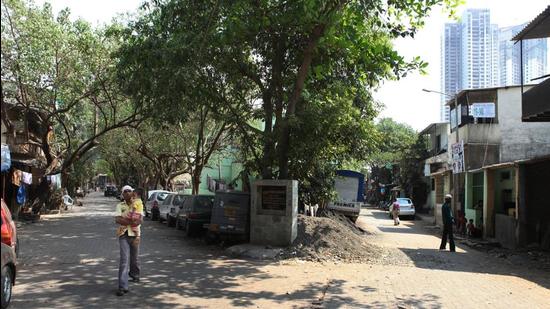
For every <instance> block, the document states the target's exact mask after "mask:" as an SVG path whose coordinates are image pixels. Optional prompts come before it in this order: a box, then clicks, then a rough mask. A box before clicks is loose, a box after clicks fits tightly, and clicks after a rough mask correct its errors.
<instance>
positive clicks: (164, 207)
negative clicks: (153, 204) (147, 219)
mask: <svg viewBox="0 0 550 309" xmlns="http://www.w3.org/2000/svg"><path fill="white" fill-rule="evenodd" d="M173 198H174V195H173V194H169V195H168V196H166V198H165V199H164V201H163V202H162V204H160V207H159V211H160V216H161V217H163V218H166V214H167V213H168V212H169V211H170V206H172V199H173Z"/></svg>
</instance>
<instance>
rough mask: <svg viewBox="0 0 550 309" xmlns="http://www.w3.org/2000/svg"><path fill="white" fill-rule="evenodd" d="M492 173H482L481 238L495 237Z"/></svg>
mask: <svg viewBox="0 0 550 309" xmlns="http://www.w3.org/2000/svg"><path fill="white" fill-rule="evenodd" d="M494 174H495V173H494V171H492V170H490V169H486V170H484V171H483V176H484V177H483V236H484V237H494V236H495V176H494Z"/></svg>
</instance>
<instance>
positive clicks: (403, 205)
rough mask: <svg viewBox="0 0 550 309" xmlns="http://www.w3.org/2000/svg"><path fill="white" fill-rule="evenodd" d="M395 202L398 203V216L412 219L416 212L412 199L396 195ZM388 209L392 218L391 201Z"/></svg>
mask: <svg viewBox="0 0 550 309" xmlns="http://www.w3.org/2000/svg"><path fill="white" fill-rule="evenodd" d="M397 202H398V203H399V216H400V217H402V216H408V217H412V218H413V219H414V217H415V215H416V212H415V209H414V205H413V202H412V200H411V199H410V198H404V197H398V198H397ZM388 211H389V216H390V218H392V211H393V203H392V204H391V205H390V207H389V209H388Z"/></svg>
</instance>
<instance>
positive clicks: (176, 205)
mask: <svg viewBox="0 0 550 309" xmlns="http://www.w3.org/2000/svg"><path fill="white" fill-rule="evenodd" d="M184 201H185V199H184V195H182V194H177V195H174V198H173V199H172V203H171V205H170V209H169V210H168V216H170V217H172V218H175V217H176V216H177V213H178V211H179V210H180V206H182V205H183V202H184Z"/></svg>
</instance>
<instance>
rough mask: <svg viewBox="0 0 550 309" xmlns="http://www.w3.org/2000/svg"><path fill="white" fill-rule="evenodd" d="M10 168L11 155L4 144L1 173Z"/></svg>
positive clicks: (8, 148)
mask: <svg viewBox="0 0 550 309" xmlns="http://www.w3.org/2000/svg"><path fill="white" fill-rule="evenodd" d="M10 167H11V153H10V147H9V146H8V145H6V144H2V172H6V171H8V170H9V169H10Z"/></svg>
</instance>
